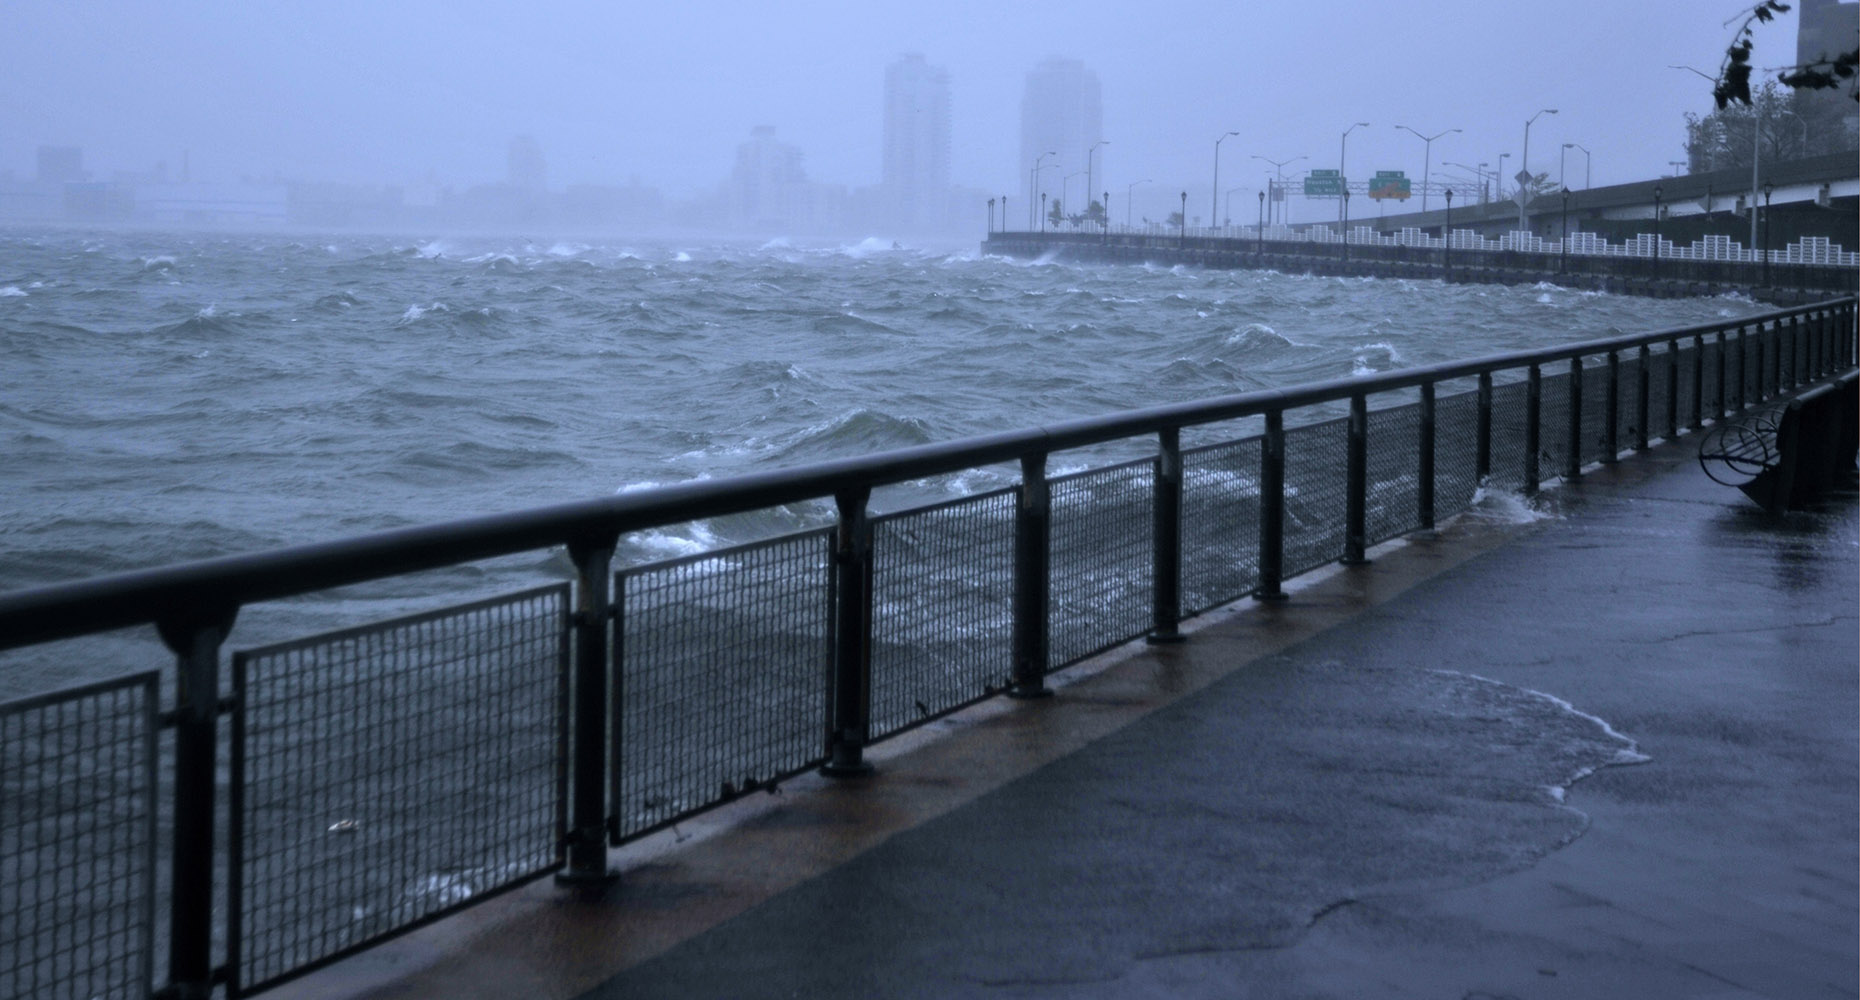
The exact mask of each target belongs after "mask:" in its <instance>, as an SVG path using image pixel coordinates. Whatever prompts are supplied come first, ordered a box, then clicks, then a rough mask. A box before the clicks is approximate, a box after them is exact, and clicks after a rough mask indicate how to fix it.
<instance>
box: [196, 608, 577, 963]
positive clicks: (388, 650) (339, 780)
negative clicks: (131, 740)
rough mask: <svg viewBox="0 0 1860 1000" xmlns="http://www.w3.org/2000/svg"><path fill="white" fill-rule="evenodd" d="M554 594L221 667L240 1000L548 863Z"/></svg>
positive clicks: (554, 837)
mask: <svg viewBox="0 0 1860 1000" xmlns="http://www.w3.org/2000/svg"><path fill="white" fill-rule="evenodd" d="M568 594H569V591H568V587H567V585H566V584H560V585H554V586H549V587H541V588H537V589H534V590H528V591H524V592H522V593H517V594H511V595H508V596H505V597H497V598H492V599H490V600H485V601H477V602H474V603H471V604H464V605H460V606H457V607H453V608H447V609H444V610H440V611H435V612H431V613H428V614H423V615H415V616H412V617H408V618H399V619H395V620H392V621H386V622H380V623H377V624H373V625H367V626H363V627H360V628H355V629H348V630H344V631H341V632H333V633H329V634H327V635H321V636H314V637H311V638H307V639H301V640H297V641H294V642H288V643H282V644H279V645H275V646H266V647H263V648H259V649H251V650H246V651H243V652H240V653H238V654H236V655H235V656H234V657H233V691H234V697H235V699H236V704H237V706H238V709H237V711H236V712H235V713H234V716H233V756H232V766H233V786H232V787H233V794H232V809H231V823H232V830H231V833H232V846H233V852H234V854H233V862H234V863H233V872H232V879H231V890H232V911H233V915H232V926H233V930H234V932H235V936H234V939H233V942H232V946H231V948H230V950H231V952H232V954H231V959H232V967H233V971H234V974H235V976H236V983H235V989H236V990H245V991H251V990H256V989H259V988H262V987H263V986H264V985H265V984H267V983H269V982H272V981H275V980H277V979H280V978H283V977H286V976H289V975H292V974H294V973H297V972H301V971H304V970H306V969H308V968H311V967H314V966H315V965H317V964H319V963H321V962H323V961H326V960H328V959H331V958H333V957H336V956H339V955H342V954H344V953H346V952H348V951H351V950H354V949H356V948H358V947H361V946H363V945H365V944H368V943H370V942H372V941H374V940H376V939H379V938H382V937H384V936H387V935H389V934H393V933H395V932H397V931H400V930H405V929H407V928H408V927H411V926H414V925H416V924H419V923H422V922H425V921H427V920H429V919H431V918H433V917H436V916H438V915H440V914H442V913H445V912H448V911H450V910H453V909H456V908H458V907H460V906H462V905H465V904H466V903H468V902H470V901H472V900H473V899H474V898H475V897H478V896H481V895H484V894H486V893H489V892H493V891H496V890H499V889H503V888H507V887H509V886H512V885H515V884H517V883H519V882H522V881H524V880H526V879H528V878H530V877H532V876H535V875H537V874H540V873H543V872H546V871H550V870H552V869H554V868H556V867H557V865H558V862H559V858H560V852H559V846H558V845H559V844H560V843H561V840H562V836H563V830H562V828H563V817H562V812H561V810H562V807H563V804H564V797H563V787H562V777H563V774H564V769H565V754H564V744H563V741H564V738H565V735H566V725H565V721H566V720H565V715H566V707H567V687H566V678H567V664H568V631H567V624H568V600H569V598H568Z"/></svg>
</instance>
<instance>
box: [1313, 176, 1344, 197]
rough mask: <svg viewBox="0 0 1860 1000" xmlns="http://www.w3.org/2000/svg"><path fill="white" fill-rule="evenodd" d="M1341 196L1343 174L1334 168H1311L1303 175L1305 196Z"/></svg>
mask: <svg viewBox="0 0 1860 1000" xmlns="http://www.w3.org/2000/svg"><path fill="white" fill-rule="evenodd" d="M1342 196H1343V176H1342V175H1341V174H1339V173H1338V172H1337V171H1335V170H1313V171H1311V173H1309V174H1307V175H1306V176H1305V197H1307V198H1339V197H1342Z"/></svg>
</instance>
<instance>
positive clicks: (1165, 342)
mask: <svg viewBox="0 0 1860 1000" xmlns="http://www.w3.org/2000/svg"><path fill="white" fill-rule="evenodd" d="M1756 311H1759V307H1758V306H1757V305H1756V304H1754V303H1752V302H1749V301H1747V300H1739V299H1728V298H1719V299H1698V300H1681V301H1671V300H1667V301H1653V300H1644V299H1633V298H1625V297H1614V296H1606V295H1596V294H1590V293H1581V292H1574V291H1569V290H1565V289H1560V288H1556V287H1552V286H1537V287H1520V288H1501V287H1488V286H1447V285H1442V284H1438V283H1434V282H1425V281H1383V280H1368V279H1336V278H1312V277H1303V276H1286V275H1279V274H1273V273H1256V272H1248V271H1234V272H1227V271H1200V270H1188V269H1158V268H1145V267H1111V266H1077V265H1056V264H1050V263H1029V262H1019V261H1010V260H1005V259H1000V258H992V257H982V256H980V255H979V254H978V253H977V252H975V251H974V250H972V249H971V250H967V251H957V252H949V251H931V250H923V249H912V248H894V247H892V246H891V245H890V244H879V243H877V242H875V241H868V242H867V243H864V244H858V245H852V246H841V247H817V248H816V247H797V246H789V245H786V244H782V243H776V244H770V245H765V246H760V247H757V246H753V245H745V246H719V245H696V244H693V245H689V246H682V247H681V246H674V245H645V244H642V245H636V246H625V245H619V244H614V245H603V246H584V245H579V244H546V243H534V244H532V243H526V242H523V241H521V240H502V241H498V240H492V241H474V240H465V239H440V240H430V241H429V240H413V239H392V238H376V239H370V238H359V237H350V236H343V237H326V236H325V237H309V236H304V237H288V236H280V235H218V234H215V235H199V234H160V233H132V234H125V233H64V232H56V233H54V232H21V231H14V232H8V233H0V469H4V470H5V474H4V476H3V477H0V590H8V589H16V588H23V587H30V586H33V585H37V584H42V583H46V582H50V581H56V580H66V579H73V578H80V577H85V576H91V575H96V574H100V573H108V572H116V571H121V570H126V569H132V568H137V567H145V566H153V565H160V564H165V563H170V562H175V561H178V560H185V559H197V558H202V557H208V556H215V555H221V554H227V553H234V552H245V551H253V550H258V549H263V548H268V547H273V546H279V545H286V544H296V543H302V542H309V541H315V540H319V539H328V538H334V537H340V536H345V535H352V534H356V533H361V532H367V531H373V530H378V529H383V528H390V527H396V526H403V525H408V524H416V523H424V522H431V521H437V520H444V519H450V518H457V517H463V516H469V515H477V514H486V513H493V512H497V511H504V510H512V509H518V508H522V507H527V506H534V505H539V504H544V503H553V502H561V501H568V500H578V499H585V498H588V497H591V496H597V495H600V494H604V493H611V492H613V491H616V490H631V489H639V488H644V487H648V486H651V485H653V484H659V483H669V482H678V481H683V480H688V479H692V478H700V477H721V476H727V475H731V474H733V473H739V472H744V471H749V470H756V469H765V468H770V467H779V466H784V465H792V464H797V463H802V462H807V461H812V460H816V459H822V458H827V457H832V456H840V455H848V454H857V453H862V452H868V451H872V450H877V449H884V448H894V447H900V446H905V445H913V444H920V443H923V442H928V441H940V440H949V439H954V438H959V437H963V436H965V435H970V434H976V433H981V432H985V431H992V430H998V429H1002V428H1004V427H1016V426H1027V425H1032V424H1037V423H1041V422H1047V421H1052V420H1057V419H1062V418H1067V417H1075V416H1082V415H1090V414H1100V413H1105V412H1108V411H1113V410H1118V409H1123V408H1129V407H1138V406H1146V405H1154V404H1158V403H1164V402H1169V401H1174V400H1186V399H1193V398H1198V397H1205V396H1210V395H1217V394H1222V393H1231V392H1236V391H1244V390H1248V389H1256V388H1261V387H1267V386H1277V385H1287V384H1294V383H1300V382H1308V381H1312V380H1317V379H1326V378H1335V377H1340V376H1347V375H1350V374H1351V373H1366V372H1373V371H1384V370H1388V369H1391V368H1399V367H1404V366H1409V365H1415V364H1422V363H1427V362H1433V361H1439V360H1445V359H1450V358H1464V357H1468V356H1473V355H1478V354H1484V353H1489V352H1492V351H1497V350H1504V349H1511V348H1517V347H1523V346H1529V345H1541V344H1550V343H1557V342H1562V341H1568V340H1575V339H1584V338H1590V337H1599V336H1605V335H1609V334H1615V333H1627V332H1637V331H1642V330H1648V329H1655V328H1660V327H1670V326H1678V325H1684V324H1690V323H1697V322H1703V321H1707V320H1713V319H1717V318H1721V317H1728V316H1736V315H1744V314H1749V313H1752V312H1756ZM1092 459H1093V456H1058V457H1056V460H1055V469H1056V470H1063V469H1065V468H1076V467H1079V466H1082V465H1085V464H1088V463H1089V462H1090V461H1092ZM1003 475H1005V474H1003ZM1001 481H1002V476H999V475H996V474H994V473H992V472H989V471H986V470H984V471H982V472H978V473H975V474H971V475H967V476H961V477H955V478H954V479H952V480H950V481H947V482H937V483H921V484H913V485H912V486H910V487H908V488H907V489H906V490H905V491H904V493H903V494H900V495H898V496H894V497H892V498H890V499H889V500H888V501H887V502H890V503H892V504H894V505H895V504H896V503H902V502H909V501H914V500H919V499H941V498H946V497H948V496H950V495H952V494H956V493H962V492H968V491H972V490H976V489H981V488H985V487H988V486H992V485H998V484H999V483H1000V482H1001ZM820 513H821V512H820V511H815V510H809V509H800V510H783V511H777V512H772V513H771V514H770V515H768V516H766V517H762V518H748V519H743V520H741V521H740V522H731V523H726V524H720V525H718V524H713V525H687V526H681V527H678V528H675V529H668V530H667V531H664V532H658V533H653V534H651V535H648V536H645V537H641V538H635V539H632V540H630V542H629V548H628V554H629V555H630V556H631V557H633V558H635V559H637V558H644V557H651V556H659V555H671V554H678V553H682V552H686V551H691V550H694V549H697V548H702V547H705V546H708V545H712V544H716V543H718V542H722V541H727V540H731V539H733V538H736V537H740V536H743V535H746V534H751V533H767V532H769V531H773V530H780V529H782V528H784V527H787V526H791V525H795V524H800V523H803V522H806V521H809V520H813V519H817V518H818V516H819V515H820ZM547 562H548V560H547V558H546V557H544V556H538V557H535V558H531V559H528V560H517V561H516V564H517V565H518V566H519V567H520V568H521V569H523V570H525V571H527V572H529V573H530V574H531V575H532V576H533V575H534V571H535V570H537V569H538V568H539V567H546V564H547ZM493 575H494V576H496V575H497V574H495V573H494V574H493ZM490 582H497V583H500V584H501V583H502V582H503V581H502V580H501V578H499V579H498V580H495V581H486V585H487V586H488V585H489V583H490ZM0 672H3V671H0ZM80 672H81V673H88V672H89V671H80ZM106 672H107V671H106Z"/></svg>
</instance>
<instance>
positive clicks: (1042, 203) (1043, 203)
mask: <svg viewBox="0 0 1860 1000" xmlns="http://www.w3.org/2000/svg"><path fill="white" fill-rule="evenodd" d="M1040 235H1041V236H1045V235H1046V192H1045V191H1042V192H1040Z"/></svg>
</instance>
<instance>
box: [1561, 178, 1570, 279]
mask: <svg viewBox="0 0 1860 1000" xmlns="http://www.w3.org/2000/svg"><path fill="white" fill-rule="evenodd" d="M1560 270H1562V272H1563V273H1564V274H1568V273H1569V188H1564V189H1563V263H1562V265H1561V268H1560Z"/></svg>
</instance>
